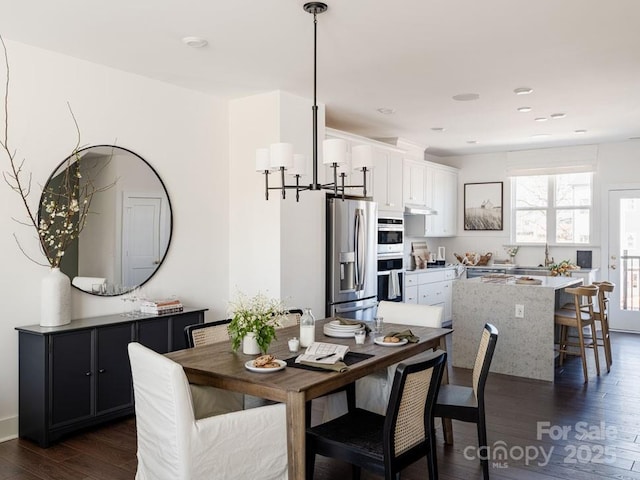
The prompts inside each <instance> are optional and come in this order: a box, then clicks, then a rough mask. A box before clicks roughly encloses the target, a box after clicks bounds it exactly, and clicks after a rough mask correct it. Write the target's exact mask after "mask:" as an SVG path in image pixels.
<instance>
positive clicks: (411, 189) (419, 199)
mask: <svg viewBox="0 0 640 480" xmlns="http://www.w3.org/2000/svg"><path fill="white" fill-rule="evenodd" d="M426 181H427V166H426V164H425V163H424V162H420V161H417V160H408V159H406V158H405V159H404V172H403V200H404V203H405V204H408V205H421V206H427V199H426V191H425V190H426Z"/></svg>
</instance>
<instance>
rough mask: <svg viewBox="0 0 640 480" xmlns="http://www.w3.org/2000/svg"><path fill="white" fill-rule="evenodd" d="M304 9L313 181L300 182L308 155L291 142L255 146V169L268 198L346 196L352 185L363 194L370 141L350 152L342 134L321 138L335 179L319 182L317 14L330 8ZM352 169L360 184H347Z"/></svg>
mask: <svg viewBox="0 0 640 480" xmlns="http://www.w3.org/2000/svg"><path fill="white" fill-rule="evenodd" d="M303 8H304V10H305V11H306V12H308V13H311V14H313V107H312V116H313V149H312V151H313V162H312V164H313V172H312V174H313V181H312V183H311V184H309V185H308V186H304V185H303V186H301V185H300V177H302V176H303V175H304V174H305V173H306V163H307V159H306V156H305V155H302V154H294V153H293V145H292V144H290V143H274V144H272V145H270V146H269V148H258V149H257V150H256V171H258V172H262V173H264V188H265V191H264V193H265V199H266V200H269V190H280V191H281V192H282V198H286V192H287V190H294V189H295V191H296V201H300V192H303V191H305V190H329V191H332V192H333V194H334V195H336V196H338V195H341V196H342V197H343V198H344V195H345V192H346V190H347V189H349V188H361V189H362V196H363V197H366V196H367V171H368V170H370V169H371V167H372V165H373V148H372V147H371V145H357V146H354V147H352V148H351V154H350V155H349V154H348V153H347V142H346V141H345V140H342V139H339V138H331V139H326V140H324V141H323V142H322V150H323V161H322V163H323V164H324V165H328V166H329V167H330V168H331V170H332V171H333V181H332V182H330V183H319V182H318V105H317V100H316V76H317V75H316V72H317V58H316V52H317V27H318V19H317V15H318V14H320V13H323V12H326V11H327V8H328V7H327V4H326V3H322V2H309V3H305V4H304V7H303ZM351 169H353V170H359V171H361V172H362V184H361V185H345V179H346V177H347V175H349V173H350V171H351ZM278 171H279V172H280V186H279V187H270V186H269V175H270V174H271V173H274V174H275V173H276V172H278ZM285 174H286V175H289V176H293V177H294V178H295V185H293V184H287V183H286V181H285Z"/></svg>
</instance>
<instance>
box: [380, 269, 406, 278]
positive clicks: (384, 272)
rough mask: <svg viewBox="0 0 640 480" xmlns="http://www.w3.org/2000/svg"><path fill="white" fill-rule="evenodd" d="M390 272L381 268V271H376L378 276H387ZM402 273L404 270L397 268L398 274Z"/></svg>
mask: <svg viewBox="0 0 640 480" xmlns="http://www.w3.org/2000/svg"><path fill="white" fill-rule="evenodd" d="M391 272H392V270H383V271H381V272H378V276H379V277H382V276H389V274H390V273H391ZM403 273H404V270H400V269H398V275H402V274H403Z"/></svg>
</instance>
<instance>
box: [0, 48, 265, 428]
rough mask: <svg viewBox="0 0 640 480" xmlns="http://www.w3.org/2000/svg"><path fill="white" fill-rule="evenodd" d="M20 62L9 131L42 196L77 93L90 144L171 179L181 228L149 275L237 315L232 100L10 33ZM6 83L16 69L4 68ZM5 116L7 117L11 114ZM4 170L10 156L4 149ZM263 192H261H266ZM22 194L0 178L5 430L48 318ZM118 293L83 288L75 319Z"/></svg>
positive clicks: (161, 285) (60, 153)
mask: <svg viewBox="0 0 640 480" xmlns="http://www.w3.org/2000/svg"><path fill="white" fill-rule="evenodd" d="M7 47H8V52H9V61H10V66H11V87H10V99H9V102H10V105H9V108H10V111H9V114H10V121H9V129H10V130H9V139H10V142H11V145H12V148H14V149H18V158H20V159H22V158H24V159H26V164H25V169H26V170H27V171H29V172H32V173H33V188H34V195H32V198H31V204H32V205H34V206H35V205H36V204H37V202H38V200H39V186H40V185H43V184H44V182H45V181H46V180H47V178H48V176H49V174H50V173H51V171H52V170H53V169H54V168H55V167H56V166H57V165H58V163H60V162H61V161H62V160H63V159H65V158H66V157H67V156H68V155H69V153H70V152H71V150H72V149H73V147H74V145H75V142H76V135H75V130H74V126H73V122H72V120H71V117H70V115H69V112H68V110H67V105H66V102H69V103H70V104H71V106H72V108H73V111H74V113H75V115H76V117H77V119H78V123H79V124H80V129H81V133H82V139H81V143H82V144H83V145H91V144H105V143H116V144H117V145H119V146H123V147H126V148H129V149H131V150H133V151H134V152H136V153H138V154H139V155H140V156H142V157H143V158H145V159H146V160H147V161H148V162H149V163H150V164H151V165H152V166H153V167H154V168H155V169H156V170H157V172H158V174H159V175H160V177H161V178H162V179H163V181H164V182H165V185H166V187H167V190H168V192H169V197H170V199H171V202H172V207H173V215H174V231H173V238H172V241H171V246H170V249H169V254H168V256H167V258H166V261H165V263H164V264H163V265H162V266H161V267H160V270H159V271H158V273H157V274H156V276H155V277H154V278H153V279H152V280H151V281H150V282H149V283H148V285H149V287H150V289H151V290H152V291H153V292H155V293H157V294H158V295H160V294H170V293H175V294H176V295H179V296H180V297H181V298H182V299H183V301H184V302H185V303H186V304H188V305H194V306H203V307H209V308H210V309H211V311H210V312H209V314H208V317H209V318H212V319H213V318H216V317H222V316H223V315H225V313H226V304H227V299H228V297H229V295H228V290H229V289H228V276H229V262H228V255H227V252H228V250H229V244H228V238H229V237H228V234H227V226H228V224H229V208H228V206H229V201H228V196H229V182H228V175H229V169H228V161H227V154H228V152H227V145H228V143H227V142H228V138H227V135H228V123H227V102H226V101H222V100H219V99H215V98H212V97H209V96H205V95H203V94H200V93H196V92H192V91H188V90H185V89H181V88H176V87H173V86H170V85H167V84H164V83H161V82H157V81H154V80H149V79H145V78H143V77H139V76H136V75H131V74H128V73H124V72H120V71H117V70H113V69H109V68H106V67H103V66H99V65H96V64H92V63H88V62H85V61H81V60H77V59H74V58H71V57H67V56H62V55H58V54H55V53H52V52H48V51H45V50H41V49H36V48H32V47H28V46H25V45H23V44H20V43H15V42H11V41H7ZM0 82H2V84H4V72H0ZM0 115H1V117H0V121H2V122H4V118H3V116H4V115H3V114H0ZM0 162H1V163H0V165H1V166H2V170H3V171H4V170H7V169H8V161H7V160H6V158H5V157H4V156H2V157H0ZM257 192H258V193H257V194H258V195H259V194H260V193H259V192H260V189H259V188H258V189H257ZM20 202H21V201H20V198H19V196H18V195H17V194H15V193H14V192H12V191H11V190H10V189H9V187H8V186H7V185H4V184H3V185H2V186H1V187H0V204H1V205H2V207H1V210H0V226H1V228H0V232H1V233H0V252H1V253H0V256H1V257H0V258H1V259H2V270H3V272H4V275H2V276H0V291H1V292H2V303H3V314H2V316H0V385H3V386H4V388H3V393H2V395H0V439H2V438H4V437H6V436H8V435H11V433H12V432H13V433H14V434H15V429H16V423H15V416H16V415H17V413H18V406H17V396H18V393H17V383H18V382H17V378H18V365H17V357H18V351H17V344H18V342H17V337H18V334H17V332H15V331H14V327H16V326H18V325H29V324H35V323H38V321H39V314H40V312H39V308H40V307H39V306H40V280H41V278H42V277H43V276H44V275H46V273H47V269H46V268H44V267H39V266H37V265H35V264H34V263H32V262H30V261H29V260H27V259H26V258H25V257H24V256H23V255H22V254H21V253H20V252H19V250H18V247H17V246H16V244H15V241H14V239H13V236H12V233H13V232H16V234H17V235H18V238H19V239H20V242H21V244H22V245H23V247H24V248H25V249H26V250H27V251H29V252H30V253H32V254H33V255H37V254H38V248H37V241H36V240H35V238H34V231H32V229H29V228H27V227H22V226H21V225H18V224H17V223H15V222H14V221H13V220H11V217H17V218H24V208H23V206H22V205H21V203H20ZM122 309H123V306H122V302H121V301H120V300H119V299H118V298H112V299H109V298H99V297H94V296H91V295H87V294H84V293H81V292H78V291H76V290H75V289H74V290H73V295H72V316H73V318H78V317H85V316H93V315H101V314H108V313H114V312H119V311H122Z"/></svg>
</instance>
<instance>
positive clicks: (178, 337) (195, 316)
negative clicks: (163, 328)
mask: <svg viewBox="0 0 640 480" xmlns="http://www.w3.org/2000/svg"><path fill="white" fill-rule="evenodd" d="M203 321H204V315H203V314H202V313H185V314H183V315H179V316H175V317H171V319H170V324H171V339H170V340H171V345H170V346H169V348H170V349H171V351H172V352H173V351H175V350H184V349H185V348H187V339H186V337H185V335H184V328H185V327H186V326H187V325H195V324H197V323H202V322H203Z"/></svg>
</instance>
